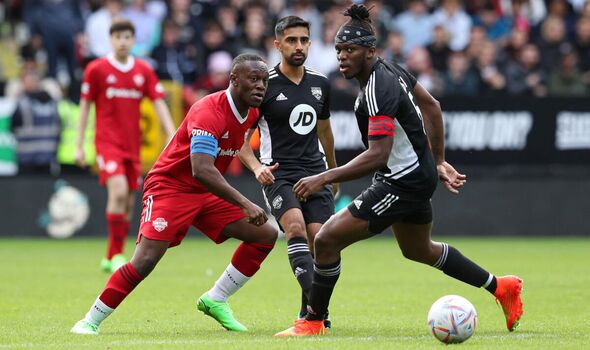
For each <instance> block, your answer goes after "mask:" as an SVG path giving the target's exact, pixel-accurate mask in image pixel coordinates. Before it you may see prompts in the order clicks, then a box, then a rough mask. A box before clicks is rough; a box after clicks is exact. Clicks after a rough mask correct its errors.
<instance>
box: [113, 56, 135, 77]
mask: <svg viewBox="0 0 590 350" xmlns="http://www.w3.org/2000/svg"><path fill="white" fill-rule="evenodd" d="M107 60H108V61H109V63H110V64H111V65H112V66H113V67H115V68H117V70H120V71H121V72H123V73H127V72H129V71H130V70H131V68H133V65H134V64H135V59H134V58H133V56H129V57H128V58H127V63H125V64H122V63H121V62H119V61H117V59H116V58H115V54H113V53H110V54H108V55H107Z"/></svg>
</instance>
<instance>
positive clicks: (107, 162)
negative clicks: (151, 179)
mask: <svg viewBox="0 0 590 350" xmlns="http://www.w3.org/2000/svg"><path fill="white" fill-rule="evenodd" d="M96 163H97V164H98V170H99V172H98V182H99V184H100V185H101V186H106V184H107V180H108V179H109V178H110V177H111V176H115V175H125V177H126V178H127V185H128V186H129V190H131V191H137V190H138V189H139V187H140V186H141V164H139V161H133V160H130V159H126V158H122V157H120V156H116V155H105V154H98V155H97V156H96Z"/></svg>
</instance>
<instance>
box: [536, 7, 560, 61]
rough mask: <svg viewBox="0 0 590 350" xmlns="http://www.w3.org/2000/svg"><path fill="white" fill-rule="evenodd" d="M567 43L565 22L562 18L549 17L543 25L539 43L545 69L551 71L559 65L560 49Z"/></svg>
mask: <svg viewBox="0 0 590 350" xmlns="http://www.w3.org/2000/svg"><path fill="white" fill-rule="evenodd" d="M565 41H567V38H566V35H565V22H564V20H563V19H562V18H560V17H547V19H545V21H543V24H542V25H541V37H540V38H539V41H538V43H537V47H538V48H539V51H540V53H541V67H542V68H543V69H545V70H546V71H550V70H552V69H554V68H555V67H557V66H558V65H559V58H560V53H559V47H560V45H561V44H562V43H563V42H565Z"/></svg>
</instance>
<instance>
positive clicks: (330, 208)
mask: <svg viewBox="0 0 590 350" xmlns="http://www.w3.org/2000/svg"><path fill="white" fill-rule="evenodd" d="M305 176H308V175H303V176H301V177H302V178H303V177H305ZM296 183H297V181H292V180H289V179H278V180H275V183H274V184H272V185H270V186H264V187H263V190H262V191H263V194H264V199H265V200H266V205H267V206H268V209H269V210H270V212H271V213H272V215H273V216H274V217H275V218H276V219H277V220H279V219H280V218H281V216H282V215H283V213H285V212H286V211H287V210H289V209H291V208H299V209H300V210H301V212H302V213H303V219H304V220H305V223H306V224H311V223H320V224H323V223H325V222H326V221H328V219H329V218H330V216H332V215H333V214H334V195H333V194H332V186H331V185H329V186H326V187H324V189H323V190H321V191H319V192H316V193H314V194H312V195H311V196H309V197H308V198H307V201H306V202H300V201H299V200H298V199H297V198H295V195H294V194H293V186H294V185H295V184H296Z"/></svg>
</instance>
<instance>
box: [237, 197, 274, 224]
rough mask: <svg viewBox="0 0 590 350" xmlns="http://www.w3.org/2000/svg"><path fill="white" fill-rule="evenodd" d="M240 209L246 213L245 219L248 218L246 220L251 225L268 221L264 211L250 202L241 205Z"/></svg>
mask: <svg viewBox="0 0 590 350" xmlns="http://www.w3.org/2000/svg"><path fill="white" fill-rule="evenodd" d="M242 211H243V212H244V214H245V215H246V219H247V220H248V222H249V223H251V224H252V225H256V226H262V225H264V223H265V222H267V221H268V217H267V216H266V212H265V211H264V210H262V208H260V207H259V206H257V205H256V204H254V203H252V202H250V203H248V205H246V206H245V207H243V208H242Z"/></svg>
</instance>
